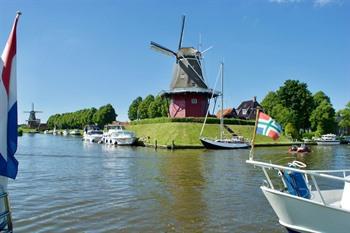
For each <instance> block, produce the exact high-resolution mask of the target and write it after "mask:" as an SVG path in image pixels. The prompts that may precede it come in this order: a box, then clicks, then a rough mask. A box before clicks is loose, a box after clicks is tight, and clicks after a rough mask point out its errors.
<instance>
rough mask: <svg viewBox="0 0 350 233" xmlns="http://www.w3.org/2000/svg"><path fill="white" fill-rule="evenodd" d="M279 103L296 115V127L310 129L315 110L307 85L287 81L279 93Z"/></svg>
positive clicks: (296, 81) (295, 81)
mask: <svg viewBox="0 0 350 233" xmlns="http://www.w3.org/2000/svg"><path fill="white" fill-rule="evenodd" d="M276 94H277V97H278V101H279V102H280V103H281V104H282V105H283V106H284V107H286V108H289V109H291V110H293V112H294V113H295V117H296V118H295V127H296V128H297V129H298V130H299V129H307V128H309V127H310V121H309V118H310V114H311V112H312V109H313V98H312V95H311V92H310V91H309V90H308V88H307V84H306V83H301V82H299V81H298V80H287V81H285V82H284V85H283V86H281V87H280V88H279V89H278V90H277V92H276Z"/></svg>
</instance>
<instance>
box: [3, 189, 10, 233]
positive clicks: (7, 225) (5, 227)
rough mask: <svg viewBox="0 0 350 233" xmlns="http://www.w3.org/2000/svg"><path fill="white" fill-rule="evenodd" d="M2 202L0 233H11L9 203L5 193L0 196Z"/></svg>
mask: <svg viewBox="0 0 350 233" xmlns="http://www.w3.org/2000/svg"><path fill="white" fill-rule="evenodd" d="M0 199H2V200H3V202H2V203H3V204H4V205H3V208H1V212H0V232H13V225H12V216H11V211H10V202H9V198H8V194H7V193H6V192H4V193H1V194H0Z"/></svg>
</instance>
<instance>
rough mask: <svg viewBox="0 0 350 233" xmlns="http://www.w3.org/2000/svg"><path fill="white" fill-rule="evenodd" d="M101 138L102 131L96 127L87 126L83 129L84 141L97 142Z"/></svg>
mask: <svg viewBox="0 0 350 233" xmlns="http://www.w3.org/2000/svg"><path fill="white" fill-rule="evenodd" d="M102 137H103V131H102V130H101V129H100V128H99V127H98V126H96V125H88V126H85V128H84V136H83V139H84V141H87V142H99V141H100V140H101V139H102Z"/></svg>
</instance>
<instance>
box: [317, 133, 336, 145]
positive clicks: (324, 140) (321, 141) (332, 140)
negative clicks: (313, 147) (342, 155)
mask: <svg viewBox="0 0 350 233" xmlns="http://www.w3.org/2000/svg"><path fill="white" fill-rule="evenodd" d="M315 141H316V143H317V145H339V144H340V140H338V139H337V136H336V135H335V134H325V135H322V136H321V138H318V139H316V140H315Z"/></svg>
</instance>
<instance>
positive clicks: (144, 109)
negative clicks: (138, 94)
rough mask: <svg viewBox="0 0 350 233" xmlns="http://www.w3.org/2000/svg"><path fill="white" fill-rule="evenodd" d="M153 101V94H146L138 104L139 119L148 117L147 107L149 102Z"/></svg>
mask: <svg viewBox="0 0 350 233" xmlns="http://www.w3.org/2000/svg"><path fill="white" fill-rule="evenodd" d="M153 101H154V96H153V95H148V96H147V97H146V98H145V99H144V100H143V101H142V102H141V103H140V105H139V107H138V111H139V118H140V119H146V118H149V115H148V108H149V106H150V105H151V103H152V102H153Z"/></svg>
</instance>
